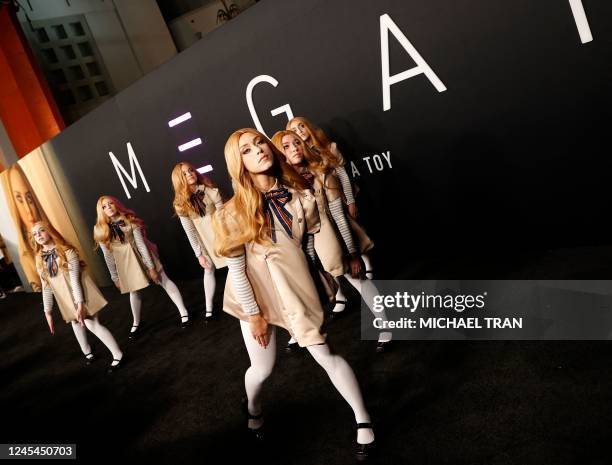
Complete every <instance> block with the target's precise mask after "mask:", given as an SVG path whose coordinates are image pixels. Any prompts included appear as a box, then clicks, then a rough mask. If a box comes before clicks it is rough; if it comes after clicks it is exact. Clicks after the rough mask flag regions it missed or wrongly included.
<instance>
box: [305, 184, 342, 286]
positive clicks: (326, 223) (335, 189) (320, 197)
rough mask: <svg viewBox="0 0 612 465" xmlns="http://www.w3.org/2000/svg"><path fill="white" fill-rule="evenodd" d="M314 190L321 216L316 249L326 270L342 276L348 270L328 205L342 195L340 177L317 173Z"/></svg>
mask: <svg viewBox="0 0 612 465" xmlns="http://www.w3.org/2000/svg"><path fill="white" fill-rule="evenodd" d="M312 191H313V193H314V195H315V198H316V200H317V207H318V209H319V217H320V218H321V229H320V231H319V232H318V233H316V234H315V236H314V244H315V251H316V252H317V256H318V257H319V260H321V264H322V265H323V269H324V270H325V271H327V272H328V273H329V274H331V275H332V276H334V277H338V276H342V275H343V274H344V273H346V271H347V268H346V266H345V262H344V260H343V256H344V252H343V250H342V245H341V244H340V240H339V239H338V233H337V230H336V226H335V223H334V220H333V218H332V215H331V212H330V211H329V205H328V202H332V201H334V200H336V199H337V198H339V197H340V196H341V195H342V189H341V187H340V183H339V181H338V178H337V177H336V176H334V175H333V174H324V173H319V174H315V177H314V179H313V188H312Z"/></svg>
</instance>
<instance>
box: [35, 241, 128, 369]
mask: <svg viewBox="0 0 612 465" xmlns="http://www.w3.org/2000/svg"><path fill="white" fill-rule="evenodd" d="M65 255H66V262H67V263H63V261H62V259H61V258H60V256H59V254H58V253H57V251H56V249H52V250H50V251H46V252H45V251H43V252H41V257H42V259H43V260H42V264H43V266H42V267H41V268H38V274H39V275H40V279H41V283H42V294H43V308H44V311H45V313H50V312H51V311H52V310H53V301H54V298H55V301H56V302H57V305H58V307H59V310H60V313H61V315H62V318H63V319H64V321H66V323H71V324H72V329H73V330H74V334H75V336H76V338H77V341H78V343H79V346H80V347H81V350H82V351H83V354H84V355H85V357H86V358H87V360H88V361H91V360H92V359H93V355H92V353H91V346H90V345H89V342H88V341H87V332H86V331H85V328H83V327H81V325H80V324H79V323H78V322H77V320H76V318H77V317H76V306H77V304H79V303H83V305H84V310H85V313H86V317H85V326H86V328H87V329H89V330H90V331H91V332H92V333H94V334H95V335H96V336H97V337H98V338H99V339H100V340H101V341H102V342H103V343H104V345H105V346H106V347H107V348H108V350H109V351H110V352H111V354H112V355H113V360H114V362H113V363H114V365H112V366H114V367H116V365H117V364H118V362H119V361H121V359H122V357H123V354H122V352H121V350H120V349H119V346H118V345H117V341H116V340H115V338H114V337H113V335H112V334H111V333H110V331H109V330H108V329H107V328H106V327H105V326H104V325H102V323H100V322H99V320H98V315H97V314H98V312H99V311H100V310H102V309H103V308H104V307H105V306H106V304H107V302H106V300H105V299H104V297H103V296H102V293H101V292H100V290H99V289H98V288H97V286H96V285H95V284H94V282H93V281H92V279H91V278H90V277H89V275H88V274H87V272H86V271H81V267H80V261H79V256H78V254H77V252H76V251H75V250H74V249H68V250H66V251H65ZM115 362H117V363H115Z"/></svg>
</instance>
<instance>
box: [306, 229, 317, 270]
mask: <svg viewBox="0 0 612 465" xmlns="http://www.w3.org/2000/svg"><path fill="white" fill-rule="evenodd" d="M304 251H305V252H306V256H307V257H308V259H309V260H310V262H311V263H312V264H313V265H314V263H315V245H314V234H306V246H305V247H304Z"/></svg>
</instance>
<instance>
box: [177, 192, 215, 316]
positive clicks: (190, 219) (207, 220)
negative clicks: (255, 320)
mask: <svg viewBox="0 0 612 465" xmlns="http://www.w3.org/2000/svg"><path fill="white" fill-rule="evenodd" d="M191 203H192V205H193V206H194V209H195V210H196V212H191V213H190V214H189V216H185V215H179V220H180V221H181V226H183V229H184V230H185V234H186V235H187V239H188V240H189V244H191V248H192V249H193V253H194V254H195V256H196V257H197V258H199V257H201V256H204V257H206V259H207V261H208V262H209V263H212V267H211V269H210V270H207V269H205V270H204V295H205V299H206V304H205V305H206V310H205V312H206V313H205V316H206V318H210V317H211V316H212V313H213V297H214V295H215V289H216V287H217V282H216V279H215V269H216V268H222V267H225V266H227V265H226V263H225V258H223V257H220V256H219V255H217V253H216V252H215V248H216V246H215V234H214V231H213V229H212V214H213V213H215V211H217V210H218V209H219V208H221V206H222V205H223V200H222V199H221V194H220V193H219V189H217V188H216V187H206V186H204V185H202V184H199V185H198V186H197V188H196V191H195V192H194V193H193V194H192V195H191Z"/></svg>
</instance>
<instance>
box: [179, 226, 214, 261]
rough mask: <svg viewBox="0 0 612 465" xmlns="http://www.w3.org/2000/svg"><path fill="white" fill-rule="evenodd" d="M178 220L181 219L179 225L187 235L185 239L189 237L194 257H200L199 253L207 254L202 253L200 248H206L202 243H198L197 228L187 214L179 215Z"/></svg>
mask: <svg viewBox="0 0 612 465" xmlns="http://www.w3.org/2000/svg"><path fill="white" fill-rule="evenodd" d="M179 220H181V226H182V227H183V230H184V231H185V234H186V235H187V239H189V243H190V244H191V248H192V249H193V253H194V254H195V256H196V257H200V256H201V255H207V254H205V253H202V249H204V250H206V248H205V247H204V245H203V244H201V243H200V236H199V235H198V230H197V229H196V227H195V224H193V220H192V219H191V218H189V217H188V216H179Z"/></svg>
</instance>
